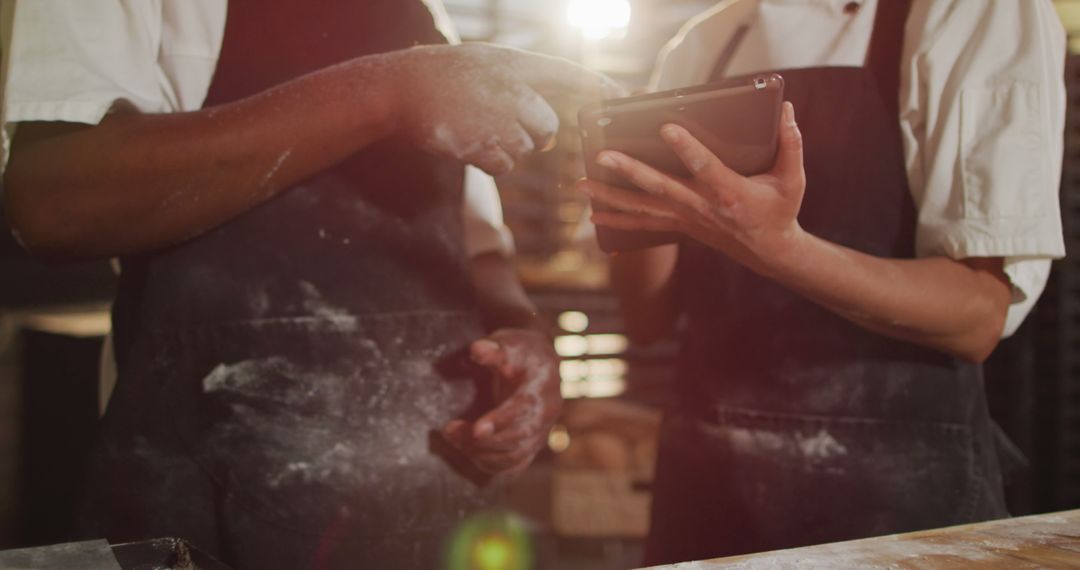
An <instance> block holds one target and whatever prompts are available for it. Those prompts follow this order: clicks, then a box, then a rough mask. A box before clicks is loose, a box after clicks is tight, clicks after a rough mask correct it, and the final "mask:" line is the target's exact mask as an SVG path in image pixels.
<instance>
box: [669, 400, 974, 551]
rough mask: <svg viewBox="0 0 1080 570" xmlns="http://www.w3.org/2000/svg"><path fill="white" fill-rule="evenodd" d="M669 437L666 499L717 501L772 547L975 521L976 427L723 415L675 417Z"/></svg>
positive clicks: (740, 526) (715, 506) (750, 535)
mask: <svg viewBox="0 0 1080 570" xmlns="http://www.w3.org/2000/svg"><path fill="white" fill-rule="evenodd" d="M663 431H664V433H663V434H662V440H661V445H662V446H664V447H665V448H666V449H664V450H663V451H662V452H661V458H667V460H668V461H669V462H670V463H672V465H667V466H661V467H660V469H662V470H664V471H666V472H667V474H668V478H669V479H670V483H669V484H666V485H664V486H665V487H666V488H664V489H660V490H658V497H657V502H658V503H659V502H661V501H664V500H665V499H666V497H663V496H662V495H669V496H670V495H674V496H675V497H676V500H677V501H679V502H680V503H682V502H685V503H686V505H687V507H689V506H690V505H695V504H696V505H702V504H709V503H712V504H711V505H710V506H709V509H711V510H713V511H716V512H717V513H718V516H719V517H723V518H731V519H733V520H737V521H739V522H738V523H737V524H735V526H732V527H731V532H733V533H745V535H746V540H748V541H750V542H756V541H762V542H760V543H759V544H758V547H759V548H761V549H765V548H782V547H791V546H797V545H802V544H817V543H822V542H833V541H837V540H847V539H852V538H858V537H865V536H872V535H880V534H890V533H896V532H905V531H912V530H917V529H923V528H931V527H940V526H947V525H950V524H955V523H958V522H963V521H967V520H970V519H971V517H972V516H973V514H974V512H975V508H976V499H977V493H976V485H974V480H975V478H976V477H977V473H976V466H975V461H974V449H973V442H972V434H971V431H970V429H969V428H968V427H966V426H964V425H959V424H945V423H923V422H914V421H913V422H906V421H905V422H900V421H887V420H881V419H875V418H850V417H822V416H802V415H786V414H772V413H763V412H757V411H751V410H741V409H731V408H719V409H717V410H716V415H715V417H714V418H710V419H709V420H708V421H706V420H702V419H700V418H692V417H688V416H678V415H675V414H671V415H669V419H668V421H667V422H666V425H665V428H664V430H663ZM680 473H682V474H685V476H686V478H685V480H684V479H683V478H682V476H681V475H680ZM703 501H704V502H705V503H703ZM720 513H722V514H720ZM706 524H712V523H709V522H707V521H706ZM716 524H717V525H718V526H721V527H724V526H727V523H723V522H719V521H718V522H716Z"/></svg>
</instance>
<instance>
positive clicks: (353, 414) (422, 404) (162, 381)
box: [147, 313, 488, 540]
mask: <svg viewBox="0 0 1080 570" xmlns="http://www.w3.org/2000/svg"><path fill="white" fill-rule="evenodd" d="M480 334H481V333H480V329H479V327H478V325H477V324H476V322H475V320H474V319H472V318H471V317H469V316H468V315H464V314H458V313H415V314H413V313H407V314H385V315H373V316H364V317H349V318H348V319H341V318H335V319H322V318H318V317H301V318H296V319H275V320H269V321H253V322H245V323H229V324H223V325H214V326H207V327H199V328H192V329H184V330H180V331H172V332H167V333H161V334H157V335H154V336H153V338H152V340H151V341H150V342H151V343H152V345H151V346H149V347H147V350H148V351H149V352H151V353H154V354H157V355H158V358H156V359H155V362H157V363H159V364H160V366H158V367H157V368H156V369H151V370H150V371H149V374H148V377H149V378H153V379H154V381H155V382H156V383H158V385H159V390H158V394H159V397H160V402H159V403H158V406H159V408H160V409H162V410H171V416H172V417H171V418H169V419H167V420H166V421H170V423H171V425H172V427H173V429H174V431H175V433H176V435H177V437H178V438H179V440H180V441H181V442H182V443H183V445H184V446H185V447H186V448H187V449H188V452H189V453H190V454H191V456H192V457H193V458H194V459H195V461H197V462H198V463H199V464H200V465H202V466H203V468H204V469H206V470H207V471H208V472H209V473H210V475H211V477H213V478H214V480H215V481H217V482H218V483H219V485H220V486H221V487H222V488H223V490H224V493H225V496H226V497H228V498H229V499H230V500H229V501H228V504H229V505H230V507H229V510H230V511H232V512H233V514H229V513H228V512H226V513H224V514H223V515H222V516H225V517H227V518H231V519H232V521H233V522H234V523H236V522H237V521H241V520H248V519H251V520H262V521H263V522H264V523H270V524H272V525H275V526H277V527H280V528H282V529H289V530H291V531H294V532H296V533H298V534H303V535H310V536H322V535H323V534H324V533H325V532H326V529H328V528H331V527H333V528H338V529H344V530H345V531H347V532H346V535H349V536H354V537H357V539H359V538H361V537H363V538H364V539H365V540H368V539H371V538H372V537H373V536H380V535H381V534H385V535H388V536H389V535H400V534H402V533H405V534H408V533H411V532H421V531H425V529H429V530H430V529H434V528H441V527H444V526H446V525H449V524H451V523H453V522H454V521H456V520H458V519H459V518H460V517H461V515H462V513H463V512H466V511H470V510H474V509H475V508H476V507H477V506H482V505H484V504H485V503H486V501H487V493H488V491H487V490H485V489H480V488H478V487H476V486H475V485H474V484H472V483H471V482H469V481H468V479H466V478H465V477H463V476H462V475H460V474H458V473H457V472H456V471H454V470H453V469H452V468H451V467H450V466H449V465H448V464H447V463H446V462H445V461H444V460H443V459H442V458H440V457H439V456H437V455H435V454H433V453H432V451H431V444H430V442H431V437H432V433H433V432H434V431H436V430H438V429H439V428H441V427H442V425H444V424H445V423H446V422H447V421H449V420H451V419H453V418H455V417H460V416H462V415H464V414H466V412H467V411H468V410H470V409H471V408H472V407H473V406H474V404H475V402H476V400H477V399H478V397H479V394H480V393H481V390H480V389H479V387H478V382H479V379H478V378H477V377H476V376H475V375H473V374H472V371H471V370H469V369H468V368H466V367H462V366H460V365H456V364H448V363H451V361H456V360H459V359H460V355H461V354H463V350H464V349H465V348H466V347H467V346H468V343H469V342H471V341H472V340H474V339H475V338H478V337H479V336H480ZM240 513H243V515H242V516H241V514H240ZM223 524H224V525H225V526H229V521H224V522H223ZM425 532H426V531H425Z"/></svg>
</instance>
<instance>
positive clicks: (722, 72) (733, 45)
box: [712, 24, 750, 78]
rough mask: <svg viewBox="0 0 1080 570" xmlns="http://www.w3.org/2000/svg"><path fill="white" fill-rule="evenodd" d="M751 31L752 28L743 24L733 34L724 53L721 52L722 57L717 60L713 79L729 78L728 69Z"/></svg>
mask: <svg viewBox="0 0 1080 570" xmlns="http://www.w3.org/2000/svg"><path fill="white" fill-rule="evenodd" d="M749 31H750V26H749V25H748V24H743V25H741V26H739V27H738V28H737V29H736V30H735V33H733V34H731V39H730V40H728V43H727V45H726V46H724V51H722V52H720V57H718V58H716V65H714V66H713V72H712V76H713V77H715V78H720V77H727V69H728V67H730V66H731V60H733V59H735V54H737V53H739V48H740V47H742V43H743V40H745V39H746V33H747V32H749Z"/></svg>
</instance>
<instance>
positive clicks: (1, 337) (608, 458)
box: [0, 0, 1080, 570]
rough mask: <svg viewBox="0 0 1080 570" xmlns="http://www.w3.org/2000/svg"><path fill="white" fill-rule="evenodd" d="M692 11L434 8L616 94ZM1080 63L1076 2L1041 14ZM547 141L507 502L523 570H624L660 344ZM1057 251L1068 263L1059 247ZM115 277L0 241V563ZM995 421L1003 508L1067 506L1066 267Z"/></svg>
mask: <svg viewBox="0 0 1080 570" xmlns="http://www.w3.org/2000/svg"><path fill="white" fill-rule="evenodd" d="M713 4H714V2H712V1H707V0H706V1H702V0H567V1H566V2H535V1H528V0H445V5H446V8H447V10H448V12H449V14H450V16H451V17H452V18H453V20H454V21H455V24H456V25H457V28H458V31H459V32H460V34H461V35H462V37H463V39H465V40H466V41H485V42H494V43H498V44H504V45H511V46H515V47H520V48H523V49H529V50H534V51H540V52H544V53H550V54H553V55H558V56H562V57H566V58H570V59H573V60H576V61H580V62H582V63H584V64H585V65H587V66H589V67H592V68H595V69H597V70H599V71H602V72H604V73H607V74H609V75H611V76H612V77H615V78H616V79H618V80H620V81H622V82H624V83H625V84H626V85H628V86H630V87H631V88H632V89H643V88H645V86H646V85H647V83H648V79H649V75H650V72H651V70H652V67H653V64H654V62H655V59H656V55H657V53H658V52H659V50H660V48H661V47H662V46H663V44H664V43H665V42H666V41H667V40H668V39H669V38H671V37H672V36H673V35H674V34H675V33H676V31H677V30H678V28H679V27H681V26H682V24H683V23H685V22H686V21H687V20H688V19H689V18H691V17H693V16H694V15H695V14H697V13H699V12H701V11H702V10H704V9H706V8H708V7H710V6H712V5H713ZM1057 4H1058V5H1059V7H1060V12H1061V15H1062V19H1063V21H1064V22H1066V25H1067V27H1069V29H1070V33H1071V38H1072V42H1071V48H1072V51H1073V52H1074V53H1080V0H1058V2H1057ZM1067 74H1068V77H1067V82H1068V85H1069V89H1070V99H1069V101H1070V109H1069V118H1068V121H1069V122H1068V125H1069V126H1068V133H1067V139H1066V158H1065V176H1064V178H1063V183H1062V194H1061V199H1062V214H1063V216H1064V223H1065V232H1066V240H1067V245H1068V246H1069V247H1070V248H1075V247H1077V246H1080V113H1078V111H1080V56H1076V55H1073V56H1071V57H1070V59H1069V66H1068V72H1067ZM563 125H564V128H563V129H562V131H561V133H560V135H559V140H558V145H557V146H556V147H555V149H554V150H552V151H550V152H547V153H544V154H538V155H536V156H534V157H532V158H530V159H529V161H528V162H527V163H526V164H525V165H524V166H523V167H521V168H519V169H518V170H517V171H515V172H514V173H512V174H510V175H507V176H505V177H502V178H500V179H499V181H498V182H499V187H500V192H501V196H502V200H503V207H504V211H505V217H506V220H507V223H508V225H509V226H510V228H511V229H512V230H513V233H514V237H515V240H516V243H517V249H518V261H519V270H520V273H521V276H522V278H523V279H524V281H525V283H526V285H527V287H528V289H529V291H530V293H531V295H532V297H533V299H534V300H535V302H536V303H537V304H538V305H539V306H540V307H541V309H542V310H543V311H544V313H545V314H546V315H547V316H548V317H549V318H550V320H551V322H552V323H554V324H555V325H556V326H557V329H558V336H557V338H556V347H557V350H558V353H559V355H560V356H561V357H562V366H561V372H562V379H563V395H564V396H565V398H566V399H567V405H566V408H565V410H566V411H565V414H564V417H563V418H562V420H561V421H560V423H559V425H558V426H557V428H556V429H555V430H554V431H553V432H552V434H551V437H550V441H549V450H548V451H547V452H545V453H544V454H543V455H542V456H541V457H540V458H539V459H538V461H537V463H536V465H535V466H534V467H532V468H531V469H530V470H529V471H528V472H527V473H526V474H525V475H524V476H523V478H522V479H521V480H520V481H519V482H518V483H517V484H516V485H515V486H514V487H513V489H512V490H511V493H510V496H509V498H508V501H509V504H510V505H511V506H512V508H513V510H514V511H515V512H516V513H517V514H518V515H519V516H521V517H522V519H523V520H524V521H525V524H526V526H527V528H528V530H529V532H530V536H531V537H532V538H531V541H532V543H533V548H534V549H535V552H536V556H537V562H538V566H539V567H540V568H560V569H565V570H575V569H578V568H581V569H585V568H588V569H591V570H606V569H616V568H627V567H631V566H633V565H634V564H636V563H637V562H638V561H639V560H640V556H641V539H642V537H643V536H644V535H645V533H646V531H647V528H648V508H649V487H650V482H651V478H652V473H653V468H654V463H655V450H656V432H657V428H658V425H659V422H660V414H661V410H662V409H663V407H664V405H665V401H666V397H667V393H668V390H667V385H668V382H669V378H670V376H671V365H672V363H673V360H674V351H675V346H674V344H672V343H662V344H658V345H654V346H650V347H638V346H633V345H632V344H630V343H629V342H628V340H627V338H626V337H625V336H623V334H622V325H621V323H620V322H619V318H618V316H617V311H616V306H615V303H616V302H615V299H614V297H613V296H612V295H611V294H610V293H609V292H608V290H607V267H606V256H605V255H604V254H602V253H601V252H599V250H598V249H597V248H596V246H595V244H594V240H593V239H592V231H593V230H592V228H591V227H590V226H589V225H588V222H587V218H588V215H587V210H586V208H587V205H586V203H585V200H584V199H583V198H582V197H581V196H580V195H578V194H576V193H574V192H572V191H571V189H570V186H571V184H572V182H573V181H574V180H575V179H577V178H578V177H580V176H582V170H583V167H582V164H581V161H580V157H579V156H578V148H579V143H578V136H577V129H576V125H575V117H573V116H565V117H563ZM1070 251H1073V250H1070ZM114 286H115V280H114V276H113V272H112V269H111V268H110V267H109V264H108V263H105V262H101V263H89V264H81V265H75V266H66V267H46V266H43V265H41V264H39V263H37V262H35V261H33V260H31V259H29V258H28V257H27V256H26V255H25V253H23V252H22V250H21V249H20V248H19V247H18V246H17V245H16V243H15V242H14V241H13V240H12V239H11V238H10V236H9V232H8V231H7V230H6V228H0V550H2V549H4V548H11V547H15V546H22V545H32V544H50V543H56V542H62V541H64V540H66V538H67V535H68V532H69V531H70V529H71V525H72V523H73V512H74V507H75V500H76V497H77V495H78V492H79V487H80V484H81V481H82V478H81V469H82V467H81V466H82V463H83V461H84V460H85V457H86V455H87V453H88V451H89V449H90V443H91V441H92V439H93V432H94V425H95V420H96V418H97V416H98V413H99V410H100V406H101V401H100V400H101V398H100V396H99V387H98V382H97V378H98V367H99V355H100V353H101V349H102V343H103V342H104V338H105V336H106V334H107V333H108V330H109V317H108V303H109V301H110V299H111V298H112V294H113V288H114ZM986 368H987V373H988V387H989V390H990V392H991V400H992V406H993V408H994V413H995V417H996V419H997V421H998V422H999V423H1000V424H1001V425H1002V426H1003V428H1004V429H1005V430H1006V431H1007V432H1008V433H1009V435H1010V436H1011V437H1012V439H1013V440H1014V441H1015V442H1016V443H1017V444H1018V446H1019V447H1020V448H1021V450H1022V451H1023V452H1024V454H1025V455H1026V456H1027V458H1028V460H1029V462H1030V464H1029V466H1028V467H1027V468H1026V469H1025V470H1023V472H1022V473H1021V474H1020V475H1019V476H1017V477H1015V478H1014V479H1013V480H1012V481H1010V482H1009V500H1010V509H1011V511H1012V512H1013V513H1014V514H1028V513H1036V512H1046V511H1054V510H1062V509H1066V508H1076V507H1080V262H1077V261H1076V260H1074V259H1066V260H1064V261H1061V262H1058V263H1057V264H1056V266H1055V269H1054V273H1053V275H1052V277H1051V281H1050V285H1049V287H1048V289H1047V291H1046V293H1045V294H1044V296H1043V298H1042V300H1041V301H1040V304H1039V306H1038V307H1037V309H1036V310H1035V312H1034V313H1033V316H1032V317H1031V318H1029V319H1028V320H1027V322H1026V323H1025V324H1024V326H1023V328H1021V330H1020V331H1019V332H1018V333H1017V334H1016V335H1015V336H1014V337H1013V338H1012V339H1010V340H1008V341H1006V342H1005V343H1004V344H1003V345H1002V346H1001V347H1000V348H999V349H998V351H997V353H996V354H995V355H994V356H993V357H992V358H991V360H990V362H989V363H988V364H987V366H986Z"/></svg>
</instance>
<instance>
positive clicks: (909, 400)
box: [647, 0, 1007, 564]
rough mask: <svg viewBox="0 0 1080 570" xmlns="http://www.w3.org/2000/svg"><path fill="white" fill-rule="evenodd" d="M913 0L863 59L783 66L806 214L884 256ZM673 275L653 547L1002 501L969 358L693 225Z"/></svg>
mask: <svg viewBox="0 0 1080 570" xmlns="http://www.w3.org/2000/svg"><path fill="white" fill-rule="evenodd" d="M907 4H908V3H907V2H901V1H891V0H890V1H885V0H882V1H881V2H879V3H878V5H879V9H878V16H877V19H876V23H875V27H874V33H873V40H872V42H871V48H870V52H869V57H868V61H867V65H866V67H864V68H842V67H823V68H813V69H794V70H782V71H780V72H779V73H781V74H782V75H783V76H784V78H785V80H786V93H785V96H786V98H787V99H788V100H790V101H792V102H793V103H794V105H795V109H796V112H797V115H798V118H799V126H800V128H801V129H802V133H803V136H804V140H805V145H806V161H805V162H806V174H807V189H806V198H805V201H804V203H803V206H802V211H801V213H800V214H799V221H800V223H801V224H802V226H803V227H804V228H805V229H806V230H807V231H808V232H810V233H812V234H814V235H817V236H819V237H821V238H824V239H826V240H829V241H832V242H835V243H838V244H842V245H845V246H847V247H850V248H853V249H856V250H859V251H862V252H865V253H868V254H871V255H875V256H880V257H886V258H912V257H914V243H915V239H914V233H915V226H916V221H917V218H916V210H915V206H914V203H913V200H912V197H911V194H910V192H909V189H908V185H907V175H906V172H905V167H904V152H903V146H902V143H901V134H900V130H899V125H898V117H899V111H898V109H899V105H898V92H899V70H900V50H901V46H902V44H903V35H904V34H903V28H904V22H905V21H906V17H907V11H908V6H907ZM728 51H729V52H734V50H728ZM725 66H726V62H725V61H721V62H720V63H718V64H717V73H715V74H714V77H713V79H714V80H715V79H721V78H722V77H723V69H724V67H725ZM677 283H678V285H677V287H678V295H677V298H678V299H679V300H680V303H681V305H682V306H681V309H682V311H683V312H684V313H685V315H686V317H687V321H688V322H687V327H686V330H685V333H684V338H683V342H682V346H683V350H682V355H681V359H680V366H679V371H678V379H677V391H678V396H679V397H678V402H679V403H678V404H677V405H675V406H674V407H673V409H672V410H670V411H669V413H668V415H667V417H666V420H665V424H664V427H663V429H662V433H661V442H660V453H659V464H658V467H657V470H658V472H657V479H656V489H655V497H654V505H653V516H652V533H651V536H650V538H649V541H648V546H647V559H648V561H649V563H651V564H659V563H669V562H675V561H682V560H694V559H705V558H712V557H718V556H727V555H734V554H741V553H747V552H756V551H764V550H774V549H782V548H792V547H797V546H802V545H807V544H815V543H822V542H833V541H840V540H849V539H855V538H860V537H866V536H872V535H881V534H887V533H896V532H904V531H912V530H916V529H923V528H929V527H941V526H947V525H952V524H958V523H966V522H971V521H978V520H984V519H991V518H998V517H1004V516H1007V512H1006V510H1005V506H1004V500H1003V494H1002V483H1001V475H1000V469H999V467H998V461H997V457H996V455H995V451H994V441H993V438H992V429H991V426H992V424H991V422H990V420H989V416H988V412H987V406H986V400H985V396H984V392H983V380H982V371H981V368H980V367H979V366H977V365H973V364H969V363H966V362H962V361H960V360H958V359H955V358H953V357H950V356H947V355H945V354H943V353H940V352H936V351H933V350H929V349H926V348H921V347H918V346H915V345H912V344H908V343H905V342H901V341H897V340H892V339H890V338H887V337H884V336H881V335H877V334H874V333H871V332H868V331H866V330H864V329H862V328H859V327H857V326H855V325H853V324H851V323H849V322H848V321H846V320H844V319H842V318H840V317H838V316H836V315H835V314H833V313H831V312H829V311H828V310H825V309H823V308H821V307H819V306H818V305H816V304H814V303H812V302H810V301H808V300H807V299H805V298H803V297H801V296H799V295H798V294H796V293H793V292H791V291H790V290H788V289H786V288H784V287H783V286H781V285H779V284H777V283H775V282H773V281H770V280H768V279H766V278H763V277H760V276H758V275H756V274H755V273H753V272H751V271H749V270H747V269H746V268H744V267H743V266H741V265H739V264H737V263H735V262H733V261H731V260H729V259H727V258H726V257H724V256H723V255H721V254H718V253H717V252H715V251H714V250H711V249H709V248H707V247H705V246H703V245H701V244H698V243H690V242H688V243H685V244H683V245H681V246H680V250H679V265H678V269H677Z"/></svg>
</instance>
